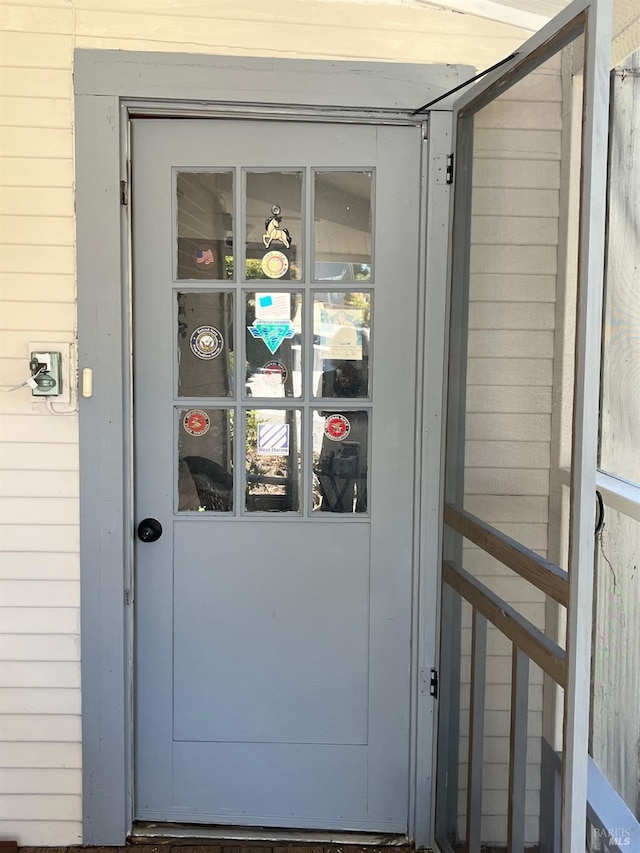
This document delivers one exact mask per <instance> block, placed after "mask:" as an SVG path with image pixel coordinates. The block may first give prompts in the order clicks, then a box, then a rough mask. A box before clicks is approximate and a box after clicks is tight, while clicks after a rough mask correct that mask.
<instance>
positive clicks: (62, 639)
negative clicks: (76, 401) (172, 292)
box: [0, 5, 82, 845]
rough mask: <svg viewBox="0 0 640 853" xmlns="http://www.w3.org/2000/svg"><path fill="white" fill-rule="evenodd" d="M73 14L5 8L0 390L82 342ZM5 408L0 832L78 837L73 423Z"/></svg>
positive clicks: (50, 840) (0, 467)
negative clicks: (38, 355)
mask: <svg viewBox="0 0 640 853" xmlns="http://www.w3.org/2000/svg"><path fill="white" fill-rule="evenodd" d="M73 20H74V13H73V10H72V9H70V8H68V7H67V8H60V7H44V8H43V7H36V6H34V7H29V6H22V5H17V6H3V7H2V8H1V10H0V24H1V26H2V28H3V29H4V32H2V33H1V34H0V63H1V64H2V67H1V68H0V123H1V127H0V153H1V155H2V156H1V159H0V244H1V249H0V258H1V259H0V385H1V386H2V387H3V388H4V389H6V388H7V387H13V386H15V385H19V384H20V383H21V382H23V381H24V379H25V373H26V371H27V365H28V360H29V343H30V342H38V341H49V342H51V343H53V342H54V341H61V342H64V341H69V340H73V336H74V332H75V325H76V311H75V260H74V239H75V226H74V219H73V215H74V208H73V134H72V123H73V121H72V98H73V89H72V77H71V62H72V52H73V42H74V39H73ZM0 402H1V403H2V413H1V414H0V548H1V549H2V551H3V552H4V553H3V556H2V561H1V562H2V564H1V567H0V624H1V625H2V631H3V634H2V636H0V692H1V697H0V711H1V714H0V768H1V769H0V802H1V803H2V806H1V807H0V834H2V836H3V837H15V838H17V839H18V840H19V842H20V843H22V844H34V845H35V844H43V845H44V844H47V845H49V844H65V843H74V842H78V841H80V840H81V826H80V818H81V790H82V789H81V784H82V782H81V750H80V643H79V636H78V628H79V616H78V609H79V576H80V571H79V569H80V567H79V560H78V500H77V494H78V486H77V477H78V474H77V469H78V449H77V442H78V425H77V418H75V417H60V418H56V417H53V416H51V415H48V414H47V413H46V408H45V407H44V405H43V404H42V402H34V401H33V400H32V398H31V396H30V394H29V393H28V392H27V391H24V390H21V391H15V392H12V393H11V394H2V399H1V401H0Z"/></svg>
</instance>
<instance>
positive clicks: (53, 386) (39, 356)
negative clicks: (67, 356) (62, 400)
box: [29, 352, 62, 397]
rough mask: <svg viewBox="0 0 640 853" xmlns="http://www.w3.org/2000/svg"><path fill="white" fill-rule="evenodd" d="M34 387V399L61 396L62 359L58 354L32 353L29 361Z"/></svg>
mask: <svg viewBox="0 0 640 853" xmlns="http://www.w3.org/2000/svg"><path fill="white" fill-rule="evenodd" d="M29 368H30V370H31V375H32V377H33V379H34V380H35V382H36V387H35V388H32V389H31V394H32V396H34V397H59V396H60V395H61V394H62V357H61V354H60V353H59V352H32V353H31V360H30V361H29Z"/></svg>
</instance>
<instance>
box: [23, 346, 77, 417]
mask: <svg viewBox="0 0 640 853" xmlns="http://www.w3.org/2000/svg"><path fill="white" fill-rule="evenodd" d="M29 353H30V356H31V361H30V363H29V364H30V365H31V363H32V361H33V359H34V357H36V358H37V361H38V363H39V364H47V365H48V366H50V367H51V369H52V370H54V369H55V367H54V364H53V363H51V362H48V361H47V357H48V356H51V355H53V356H54V358H53V359H52V361H53V362H55V361H56V360H57V359H56V358H55V356H59V357H60V362H59V363H60V375H59V378H58V377H56V376H53V374H49V375H50V376H51V377H52V378H53V379H54V380H55V381H56V385H55V387H54V388H53V389H52V390H49V391H47V390H46V389H45V388H44V387H41V383H38V379H36V380H35V381H36V383H38V388H33V389H32V395H33V397H34V398H37V397H51V398H52V399H55V403H56V404H59V403H61V404H67V405H68V404H70V403H71V398H72V390H73V389H74V388H75V387H76V385H75V383H76V381H77V377H76V356H75V345H74V343H73V342H72V341H71V340H57V341H56V340H51V339H49V340H47V339H46V338H45V339H44V340H37V339H36V340H35V341H30V343H29ZM40 356H43V358H40ZM36 370H37V368H36ZM34 372H35V371H33V370H32V371H31V374H32V375H33V373H34ZM42 385H44V383H42Z"/></svg>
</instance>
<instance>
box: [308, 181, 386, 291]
mask: <svg viewBox="0 0 640 853" xmlns="http://www.w3.org/2000/svg"><path fill="white" fill-rule="evenodd" d="M314 177H315V191H314V200H313V205H314V235H315V237H314V248H315V255H314V262H315V269H314V278H315V280H316V281H368V280H370V279H371V265H372V257H371V185H372V173H371V172H316V173H315V175H314Z"/></svg>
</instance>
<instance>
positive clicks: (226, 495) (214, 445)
mask: <svg viewBox="0 0 640 853" xmlns="http://www.w3.org/2000/svg"><path fill="white" fill-rule="evenodd" d="M177 413H178V512H231V511H232V510H233V411H232V410H231V409H177Z"/></svg>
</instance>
